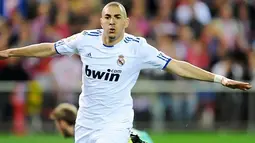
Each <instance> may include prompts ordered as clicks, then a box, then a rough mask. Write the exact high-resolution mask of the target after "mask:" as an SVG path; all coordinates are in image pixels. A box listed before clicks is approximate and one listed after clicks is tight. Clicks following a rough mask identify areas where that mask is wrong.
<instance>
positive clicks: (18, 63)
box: [0, 0, 255, 143]
mask: <svg viewBox="0 0 255 143" xmlns="http://www.w3.org/2000/svg"><path fill="white" fill-rule="evenodd" d="M117 1H118V0H117ZM108 2H110V0H0V15H1V16H0V50H5V49H9V48H16V47H21V46H26V45H30V44H36V43H41V42H54V41H57V40H59V39H62V38H66V37H68V36H70V35H72V34H75V33H78V32H81V31H82V30H86V29H94V28H101V27H100V23H99V22H100V21H99V19H100V17H101V9H102V7H103V6H104V4H106V3H108ZM119 2H121V3H122V4H123V5H124V6H125V7H126V9H127V12H128V16H129V18H130V21H131V22H130V26H129V28H128V29H127V30H126V32H128V33H130V34H133V35H136V36H142V37H145V38H147V40H148V42H149V43H150V44H151V45H153V46H155V47H156V48H158V50H161V51H163V52H164V53H166V54H168V55H170V56H171V57H173V58H175V59H178V60H185V61H187V62H189V63H191V64H194V65H196V66H198V67H200V68H203V69H205V70H209V71H212V72H214V73H217V74H221V75H223V76H226V77H228V78H232V79H236V80H242V81H248V82H251V83H253V85H255V84H254V83H255V81H254V77H255V0H122V1H120V0H119ZM63 77H65V78H63ZM80 80H81V63H80V61H79V57H78V56H73V57H71V58H70V57H60V56H56V57H50V58H43V59H36V58H10V59H8V60H4V61H0V97H1V100H0V132H1V133H2V134H3V135H2V136H1V133H0V140H1V139H6V138H7V136H6V135H11V137H10V138H8V139H7V140H5V142H12V141H13V142H17V140H13V138H15V137H14V135H24V136H31V135H33V134H47V135H48V134H50V135H52V136H53V135H56V130H55V127H54V124H53V122H52V121H50V120H49V113H50V112H51V111H52V109H53V108H54V107H55V106H56V105H57V104H59V103H62V102H69V103H73V104H75V105H77V107H78V96H79V94H80V85H81V81H80ZM254 92H255V91H254V89H252V90H250V91H249V92H240V91H237V90H228V89H227V88H224V87H221V86H220V85H217V84H212V83H206V82H198V81H193V80H187V79H183V78H180V77H178V76H176V75H172V74H169V73H166V72H164V71H159V70H145V71H142V72H141V76H140V78H139V80H138V83H137V84H136V86H135V88H134V89H133V98H134V109H135V124H134V126H135V127H136V128H138V129H141V130H147V131H149V132H151V135H152V136H153V138H154V140H156V141H155V142H170V141H171V140H174V139H175V138H177V140H176V142H178V141H180V139H186V140H185V141H184V142H191V141H190V140H189V138H188V137H187V136H188V135H187V133H188V132H193V133H194V132H196V133H197V132H199V133H197V134H194V136H197V137H198V139H195V141H196V142H199V140H201V142H202V139H203V138H201V136H202V135H201V133H202V132H205V131H208V132H210V133H219V132H220V133H222V132H224V133H226V132H229V131H231V132H232V131H238V132H240V131H241V132H244V133H245V134H246V135H247V134H248V133H254V131H255V96H253V94H254ZM52 136H51V137H49V138H54V137H52ZM56 136H57V135H56ZM194 136H192V137H194ZM57 138H60V139H61V137H58V136H57ZM163 138H164V139H163ZM215 138H216V137H214V136H213V137H212V139H208V138H207V140H205V141H206V142H209V141H212V140H213V139H215ZM231 138H232V139H233V136H231ZM240 138H241V137H240ZM240 138H238V139H240ZM244 138H245V139H244V140H243V141H242V142H246V143H247V142H249V141H251V140H249V139H248V136H245V137H244ZM40 139H41V140H40V141H39V142H44V141H45V142H46V141H47V143H49V142H50V141H48V140H47V137H45V138H40ZM157 139H158V140H157ZM193 139H194V138H193ZM229 139H230V138H229ZM238 139H235V140H233V142H239V140H238ZM253 139H254V138H253ZM18 141H19V140H18ZM174 141H175V140H174ZM205 141H203V142H205ZM25 142H28V140H27V139H26V138H25ZM31 142H36V141H32V140H31ZM54 142H63V141H62V140H57V141H56V140H54ZM69 142H72V141H71V140H69ZM213 142H214V143H215V142H222V140H221V141H219V140H217V141H216V140H215V141H213ZM240 142H241V141H240Z"/></svg>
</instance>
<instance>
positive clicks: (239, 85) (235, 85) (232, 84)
mask: <svg viewBox="0 0 255 143" xmlns="http://www.w3.org/2000/svg"><path fill="white" fill-rule="evenodd" d="M225 86H227V87H229V88H232V89H240V90H243V91H246V90H249V89H250V88H252V85H251V84H249V83H247V82H240V81H234V80H228V81H227V82H226V83H225Z"/></svg>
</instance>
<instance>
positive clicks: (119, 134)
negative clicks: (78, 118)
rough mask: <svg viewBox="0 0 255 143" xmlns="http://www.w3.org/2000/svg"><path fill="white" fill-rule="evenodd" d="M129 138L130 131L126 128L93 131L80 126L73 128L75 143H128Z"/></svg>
mask: <svg viewBox="0 0 255 143" xmlns="http://www.w3.org/2000/svg"><path fill="white" fill-rule="evenodd" d="M129 138H130V129H128V128H126V129H124V128H121V129H120V128H118V129H117V128H106V129H97V130H94V129H88V128H86V127H83V126H80V125H76V126H75V133H74V139H75V143H128V142H129Z"/></svg>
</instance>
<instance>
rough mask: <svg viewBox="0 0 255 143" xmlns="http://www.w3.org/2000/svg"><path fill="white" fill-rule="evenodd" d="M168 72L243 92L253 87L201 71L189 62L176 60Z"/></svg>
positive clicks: (172, 61)
mask: <svg viewBox="0 0 255 143" xmlns="http://www.w3.org/2000/svg"><path fill="white" fill-rule="evenodd" d="M166 70H167V71H170V72H173V73H175V74H177V75H179V76H181V77H185V78H192V79H196V80H202V81H209V82H217V83H221V84H222V85H224V86H226V87H229V88H233V89H235V88H237V89H241V90H248V89H250V88H251V87H252V86H251V85H250V84H249V83H245V82H240V81H235V80H231V79H228V78H226V77H223V76H221V75H216V74H213V73H211V72H208V71H205V70H203V69H200V68H198V67H196V66H194V65H192V64H189V63H187V62H184V61H178V60H175V59H172V60H171V62H169V63H168V65H167V67H166Z"/></svg>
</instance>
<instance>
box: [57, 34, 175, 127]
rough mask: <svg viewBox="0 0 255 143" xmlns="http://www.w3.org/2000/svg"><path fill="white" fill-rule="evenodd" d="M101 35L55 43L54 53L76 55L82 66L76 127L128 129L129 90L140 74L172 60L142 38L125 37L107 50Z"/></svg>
mask: <svg viewBox="0 0 255 143" xmlns="http://www.w3.org/2000/svg"><path fill="white" fill-rule="evenodd" d="M102 32H103V30H88V31H83V32H81V33H78V34H76V35H73V36H71V37H69V38H66V39H62V40H60V41H58V42H56V43H55V48H56V51H57V53H59V54H61V55H69V56H70V55H72V54H79V55H80V57H81V60H82V63H83V68H82V82H83V85H82V93H81V95H80V97H79V110H78V114H77V119H76V124H77V125H80V126H83V127H86V128H92V129H99V128H105V127H121V128H123V127H124V128H131V127H132V123H133V116H134V113H133V100H132V97H131V89H132V88H133V86H134V85H135V83H136V81H137V78H138V75H139V73H140V70H141V69H145V68H157V69H164V68H165V67H166V65H167V64H168V63H169V62H170V61H171V58H170V57H168V56H166V55H165V54H163V53H162V52H160V51H158V50H157V49H156V48H154V47H152V46H150V45H149V44H148V43H147V42H146V40H145V39H144V38H142V37H135V36H133V35H130V34H127V33H125V36H124V38H123V39H122V40H121V41H120V42H118V43H117V44H115V45H114V46H106V45H104V44H103V41H102ZM63 78H65V77H63Z"/></svg>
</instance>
